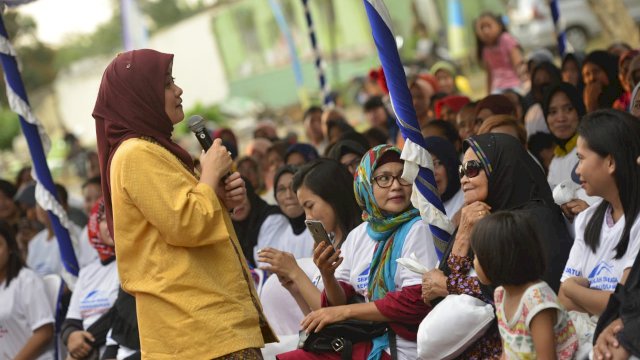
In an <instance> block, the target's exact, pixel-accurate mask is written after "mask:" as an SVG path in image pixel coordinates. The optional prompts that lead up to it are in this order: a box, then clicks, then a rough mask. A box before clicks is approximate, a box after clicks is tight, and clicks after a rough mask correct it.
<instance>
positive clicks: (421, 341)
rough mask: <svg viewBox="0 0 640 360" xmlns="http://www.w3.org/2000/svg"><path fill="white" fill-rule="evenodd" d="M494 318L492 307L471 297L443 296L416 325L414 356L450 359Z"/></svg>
mask: <svg viewBox="0 0 640 360" xmlns="http://www.w3.org/2000/svg"><path fill="white" fill-rule="evenodd" d="M494 318H495V314H494V312H493V306H491V305H489V304H487V303H485V302H484V301H482V300H480V299H477V298H474V297H473V296H470V295H466V294H462V295H454V294H452V295H447V297H445V298H444V299H443V300H442V301H441V302H440V303H439V304H438V305H436V306H435V307H434V308H433V309H431V311H430V312H429V314H428V315H427V317H425V318H424V320H422V322H421V323H420V327H419V328H418V339H417V343H418V357H419V358H420V359H422V360H432V359H433V360H446V359H454V358H455V357H457V356H458V355H460V354H462V353H463V352H464V351H465V350H466V349H467V348H468V347H469V346H470V345H471V344H473V343H474V342H476V341H477V340H478V339H479V338H480V337H482V336H483V335H484V333H485V332H486V331H487V329H488V328H489V327H490V326H491V322H492V321H493V319H494Z"/></svg>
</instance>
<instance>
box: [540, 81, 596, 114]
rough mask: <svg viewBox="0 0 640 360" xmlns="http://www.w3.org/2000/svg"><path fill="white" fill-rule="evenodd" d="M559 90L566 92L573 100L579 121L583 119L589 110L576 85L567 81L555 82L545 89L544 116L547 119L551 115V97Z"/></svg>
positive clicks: (571, 100) (570, 99)
mask: <svg viewBox="0 0 640 360" xmlns="http://www.w3.org/2000/svg"><path fill="white" fill-rule="evenodd" d="M559 92H561V93H563V94H565V95H566V96H567V98H568V99H569V101H570V102H571V106H573V108H574V109H576V112H577V113H578V121H579V120H580V119H582V117H583V116H584V115H585V114H586V113H587V110H586V108H585V107H584V102H583V101H582V96H581V94H580V93H579V92H578V89H576V87H575V86H573V85H571V84H569V83H566V82H560V83H557V84H553V85H551V86H549V87H548V88H547V89H546V90H545V93H544V100H543V101H542V113H543V114H544V118H545V119H547V118H548V117H549V106H550V105H551V99H553V96H554V95H555V94H557V93H559Z"/></svg>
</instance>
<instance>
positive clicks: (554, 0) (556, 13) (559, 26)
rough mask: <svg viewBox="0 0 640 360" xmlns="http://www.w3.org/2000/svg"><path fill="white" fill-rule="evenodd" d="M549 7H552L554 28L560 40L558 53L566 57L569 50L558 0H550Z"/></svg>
mask: <svg viewBox="0 0 640 360" xmlns="http://www.w3.org/2000/svg"><path fill="white" fill-rule="evenodd" d="M549 7H550V8H551V18H552V19H553V28H554V29H555V31H556V39H557V41H558V53H560V57H564V54H565V53H566V52H567V37H566V34H565V31H564V26H563V23H562V19H561V17H560V8H559V6H558V0H551V1H549Z"/></svg>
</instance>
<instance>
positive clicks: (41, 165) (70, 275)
mask: <svg viewBox="0 0 640 360" xmlns="http://www.w3.org/2000/svg"><path fill="white" fill-rule="evenodd" d="M0 60H1V61H2V68H3V70H4V80H5V84H6V91H7V98H8V100H9V107H10V108H11V110H13V111H14V112H15V113H16V114H18V118H19V119H20V126H21V127H22V132H23V133H24V136H25V138H26V139H27V144H28V146H29V152H30V153H31V161H32V162H33V170H34V171H33V177H34V178H35V179H36V181H37V185H36V200H37V201H38V204H39V205H40V206H41V207H42V208H43V209H45V210H47V212H48V213H49V218H50V219H51V224H52V225H53V231H54V233H55V235H56V238H57V239H58V248H59V249H60V255H61V256H60V257H61V259H62V264H63V266H64V271H63V273H62V274H61V275H62V278H63V279H64V280H65V282H66V283H67V286H68V287H69V288H70V289H71V290H73V287H74V285H75V281H76V278H77V276H78V271H79V268H78V261H77V260H76V255H75V252H74V250H73V243H72V238H71V236H70V235H69V231H68V228H69V218H68V217H67V212H66V211H65V210H64V208H63V207H62V205H60V203H59V202H58V201H57V200H56V198H57V197H56V188H55V185H54V182H53V178H52V177H51V172H50V171H49V166H48V165H47V158H46V155H45V154H46V153H47V152H48V151H49V148H50V147H51V145H50V144H51V143H50V141H49V137H48V136H47V133H46V132H45V131H44V128H43V127H42V124H41V123H40V122H39V121H38V119H37V118H36V116H35V115H34V114H33V111H32V110H31V106H30V105H29V100H28V98H27V92H26V90H25V88H24V84H23V83H22V77H21V75H20V71H19V70H18V63H17V61H16V52H15V50H14V49H13V46H11V43H10V42H9V37H8V35H7V30H6V28H5V26H4V19H3V17H2V15H0Z"/></svg>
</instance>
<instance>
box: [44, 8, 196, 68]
mask: <svg viewBox="0 0 640 360" xmlns="http://www.w3.org/2000/svg"><path fill="white" fill-rule="evenodd" d="M138 5H139V7H140V11H141V12H142V14H144V17H145V22H146V25H147V27H148V30H149V34H153V33H154V32H156V31H158V30H161V29H163V28H166V27H168V26H171V25H173V24H175V23H177V22H178V21H180V20H183V19H186V18H188V17H189V16H192V15H194V14H196V13H197V12H198V11H201V10H202V9H203V8H204V6H205V5H204V4H203V3H202V2H198V3H196V4H195V5H188V4H187V2H185V1H184V0H138ZM114 6H116V8H115V10H114V14H113V17H112V18H111V19H110V20H109V21H107V22H106V23H104V24H101V25H100V26H98V28H97V29H96V31H94V32H93V33H91V34H89V35H82V36H76V37H74V38H71V39H69V41H68V42H67V44H65V45H64V46H62V47H61V48H60V49H59V50H58V51H57V55H56V67H57V68H58V69H61V68H65V67H67V66H68V65H69V64H71V63H73V62H74V61H77V60H79V59H82V58H85V57H91V56H97V55H111V54H114V53H115V52H117V51H120V50H121V49H122V19H121V16H120V9H119V6H120V1H114Z"/></svg>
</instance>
